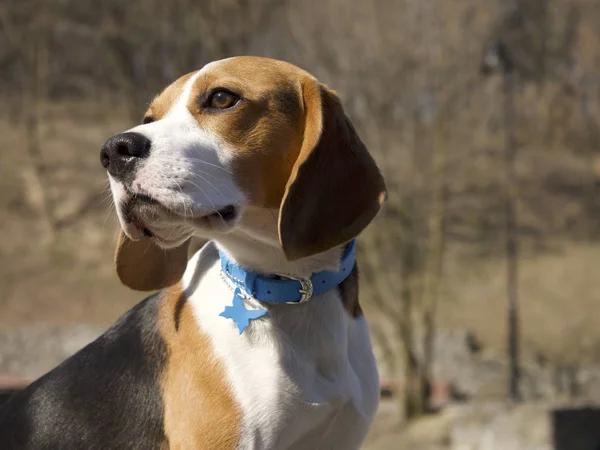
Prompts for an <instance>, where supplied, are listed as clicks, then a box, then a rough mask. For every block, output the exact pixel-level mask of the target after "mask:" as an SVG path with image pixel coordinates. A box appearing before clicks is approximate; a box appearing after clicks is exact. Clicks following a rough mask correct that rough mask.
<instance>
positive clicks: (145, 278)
mask: <svg viewBox="0 0 600 450" xmlns="http://www.w3.org/2000/svg"><path fill="white" fill-rule="evenodd" d="M189 244H190V240H189V239H188V240H187V241H185V242H184V243H183V244H181V245H180V246H179V247H175V248H169V249H163V248H160V247H158V246H157V245H156V244H155V243H154V242H152V240H151V239H144V240H141V241H132V240H131V239H129V238H128V237H127V236H126V235H125V233H123V231H121V234H120V236H119V243H118V244H117V251H116V254H115V266H116V268H117V275H118V276H119V279H120V280H121V282H122V283H123V284H124V285H125V286H127V287H129V288H131V289H134V290H136V291H156V290H159V289H164V288H166V287H169V286H172V285H174V284H175V283H177V282H178V281H179V280H181V277H182V276H183V273H184V272H185V268H186V266H187V262H188V247H189Z"/></svg>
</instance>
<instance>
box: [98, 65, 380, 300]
mask: <svg viewBox="0 0 600 450" xmlns="http://www.w3.org/2000/svg"><path fill="white" fill-rule="evenodd" d="M100 159H101V162H102V165H103V166H104V167H105V168H106V169H107V171H108V175H109V180H110V186H111V190H112V193H113V199H114V202H115V205H116V209H117V213H118V216H119V220H120V223H121V226H122V234H121V238H120V242H119V246H118V249H117V256H116V263H117V272H118V273H119V276H120V278H121V280H122V281H123V282H124V283H125V284H126V285H128V286H129V287H132V288H134V289H138V290H154V289H160V288H162V287H165V286H168V285H170V284H174V283H175V282H177V281H178V280H179V279H180V278H181V275H182V273H183V271H184V269H185V266H186V263H187V244H188V242H189V239H190V237H191V236H193V235H198V236H202V237H205V238H216V239H218V236H219V235H222V234H224V233H235V232H236V230H244V229H246V231H250V232H254V233H256V234H264V235H266V236H268V235H269V233H273V234H274V238H275V239H276V241H278V242H277V245H280V246H281V248H282V249H283V252H284V253H285V256H286V258H287V259H288V260H296V259H300V258H304V257H307V256H310V255H314V254H317V253H321V252H324V251H326V250H328V249H331V248H334V247H336V246H339V245H341V244H343V243H345V242H347V241H349V240H351V239H352V238H354V237H355V236H357V235H358V234H359V233H360V232H361V231H362V230H363V229H364V227H365V226H366V225H367V224H368V223H369V222H370V221H371V220H372V219H373V218H374V216H375V215H376V214H377V212H378V210H379V208H380V207H381V205H382V204H383V202H384V200H385V184H384V181H383V178H382V176H381V174H380V172H379V170H378V169H377V166H376V165H375V162H374V160H373V158H372V157H371V155H370V154H369V153H368V151H367V149H366V148H365V146H364V144H363V143H362V141H361V140H360V138H359V137H358V135H357V134H356V132H355V130H354V127H353V125H352V123H351V122H350V120H349V119H348V117H347V116H346V115H345V114H344V111H343V109H342V106H341V103H340V100H339V98H338V97H337V95H336V94H335V93H334V92H333V91H331V90H329V89H328V88H327V87H326V86H324V85H323V84H321V83H319V82H318V81H317V80H316V79H315V78H314V77H312V76H311V75H310V74H308V73H306V72H305V71H303V70H301V69H299V68H297V67H295V66H292V65H290V64H287V63H284V62H281V61H275V60H271V59H266V58H257V57H237V58H230V59H226V60H222V61H218V62H214V63H211V64H208V65H206V66H205V67H204V68H203V69H202V70H200V71H197V72H194V73H191V74H188V75H185V76H183V77H182V78H180V79H179V80H177V81H175V82H174V83H173V84H172V85H170V86H169V87H167V88H166V89H165V90H164V91H163V92H162V93H161V94H160V95H158V96H157V97H156V98H155V99H154V101H153V102H152V104H151V105H150V108H149V109H148V111H147V112H146V114H145V116H144V121H143V124H142V125H140V126H137V127H135V128H133V129H131V130H128V131H126V132H124V133H121V134H117V135H116V136H113V137H112V138H111V139H109V140H108V141H107V142H106V143H105V144H104V146H103V148H102V151H101V155H100ZM257 216H259V217H262V218H263V219H264V220H258V221H257V220H256V217H257ZM251 217H254V219H251ZM265 224H269V225H265ZM252 227H254V228H255V229H252ZM257 227H258V229H256V228H257ZM248 229H250V230H248Z"/></svg>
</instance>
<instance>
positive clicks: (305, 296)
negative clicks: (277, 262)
mask: <svg viewBox="0 0 600 450" xmlns="http://www.w3.org/2000/svg"><path fill="white" fill-rule="evenodd" d="M277 276H278V277H280V278H285V279H287V280H295V281H297V282H299V283H300V285H301V288H300V289H298V292H299V293H300V294H302V297H300V300H299V301H297V302H285V303H286V304H288V305H298V304H300V303H306V302H307V301H309V300H310V298H311V297H312V295H313V284H312V281H311V280H310V278H296V277H292V276H290V275H282V274H279V273H278V274H277Z"/></svg>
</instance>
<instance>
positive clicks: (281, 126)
mask: <svg viewBox="0 0 600 450" xmlns="http://www.w3.org/2000/svg"><path fill="white" fill-rule="evenodd" d="M306 76H308V75H307V74H306V73H305V72H303V71H302V70H301V69H298V68H297V67H294V66H292V65H290V64H287V63H284V62H281V61H273V60H267V59H263V58H248V57H240V58H235V59H234V60H226V61H221V62H219V63H218V64H216V65H214V66H211V67H209V68H208V69H206V70H205V71H204V72H203V74H202V75H201V76H200V77H199V78H198V80H196V82H195V84H194V87H193V89H192V93H191V95H190V99H189V103H188V109H189V111H190V112H191V113H192V114H193V115H194V117H195V118H196V120H197V121H198V122H199V123H200V124H201V125H202V127H203V128H205V129H207V130H210V131H211V132H212V133H214V134H215V135H217V136H219V137H220V138H221V139H223V140H224V141H225V142H226V143H227V144H229V146H230V147H231V148H232V149H234V150H235V152H236V154H235V157H234V159H233V167H232V169H233V174H234V176H235V179H236V182H237V183H238V185H239V186H240V187H241V188H242V189H244V190H245V192H246V194H247V195H248V197H249V201H250V202H251V203H253V204H254V205H256V206H267V207H271V208H279V206H280V204H281V199H282V198H283V193H284V192H285V186H286V183H287V180H288V178H289V174H290V172H291V170H292V167H293V165H294V162H295V161H296V158H297V156H298V152H299V150H300V147H301V144H302V133H303V128H304V127H303V122H304V119H303V115H304V114H303V112H304V106H303V103H302V96H301V86H300V79H301V77H306ZM216 88H226V89H228V90H230V91H232V92H233V93H235V94H237V95H238V96H240V97H241V101H240V102H239V103H238V104H237V105H236V106H235V107H233V108H231V109H228V110H221V111H214V110H208V109H206V108H203V106H202V101H203V100H205V99H206V98H207V94H208V93H210V92H212V91H213V90H214V89H216Z"/></svg>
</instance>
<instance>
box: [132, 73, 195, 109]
mask: <svg viewBox="0 0 600 450" xmlns="http://www.w3.org/2000/svg"><path fill="white" fill-rule="evenodd" d="M194 73H196V72H191V73H188V74H186V75H184V76H182V77H180V78H179V79H177V80H176V81H175V82H173V83H171V84H170V85H169V86H167V88H165V90H164V91H162V92H161V93H160V94H159V95H157V96H156V97H155V98H154V100H152V103H151V104H150V108H148V111H147V112H146V114H145V115H144V117H152V118H153V119H154V120H160V119H162V118H163V117H164V116H166V115H167V113H168V112H169V110H170V109H171V108H172V107H173V105H174V104H175V102H177V99H178V98H179V95H180V94H181V93H182V91H183V87H184V86H185V83H186V82H187V81H188V80H189V79H190V78H191V77H192V75H194Z"/></svg>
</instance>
